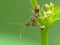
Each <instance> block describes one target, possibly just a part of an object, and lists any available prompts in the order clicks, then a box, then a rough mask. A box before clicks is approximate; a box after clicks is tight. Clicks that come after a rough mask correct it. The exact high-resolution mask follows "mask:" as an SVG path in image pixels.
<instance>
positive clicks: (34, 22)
mask: <svg viewBox="0 0 60 45" xmlns="http://www.w3.org/2000/svg"><path fill="white" fill-rule="evenodd" d="M34 11H35V14H33V15H32V16H31V17H30V18H29V20H28V21H27V22H26V23H25V25H26V26H29V25H30V23H32V26H36V25H38V26H39V27H40V29H41V30H43V29H44V28H45V27H44V26H43V25H41V24H40V23H39V22H37V21H36V18H38V16H39V13H40V6H39V5H38V6H36V7H35V9H34Z"/></svg>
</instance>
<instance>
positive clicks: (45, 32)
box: [40, 29, 48, 45]
mask: <svg viewBox="0 0 60 45" xmlns="http://www.w3.org/2000/svg"><path fill="white" fill-rule="evenodd" d="M40 37H41V45H48V30H46V29H44V30H41V36H40Z"/></svg>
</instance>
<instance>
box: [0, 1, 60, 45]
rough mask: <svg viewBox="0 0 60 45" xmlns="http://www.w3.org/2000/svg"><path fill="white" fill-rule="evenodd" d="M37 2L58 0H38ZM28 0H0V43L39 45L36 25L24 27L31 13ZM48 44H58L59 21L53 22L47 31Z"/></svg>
mask: <svg viewBox="0 0 60 45" xmlns="http://www.w3.org/2000/svg"><path fill="white" fill-rule="evenodd" d="M38 2H39V4H40V5H42V4H45V3H50V2H54V3H55V5H60V0H38ZM32 9H33V8H32V6H31V4H30V2H29V0H0V45H41V43H40V29H39V28H38V27H37V26H36V27H33V26H29V27H25V28H24V31H23V33H22V34H21V37H20V32H21V30H22V28H23V27H24V23H25V22H26V21H27V20H28V18H29V17H30V16H31V15H32V12H31V10H32ZM48 32H49V33H48V35H49V45H60V21H57V22H55V23H54V24H53V25H52V26H51V27H50V29H49V31H48Z"/></svg>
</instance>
